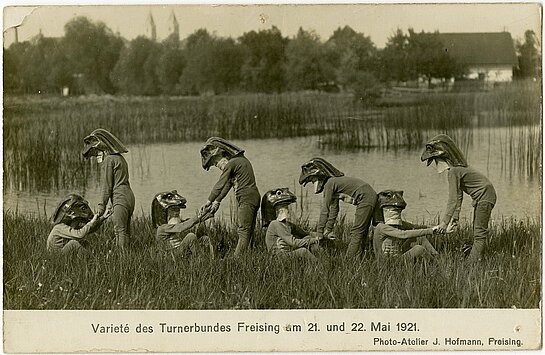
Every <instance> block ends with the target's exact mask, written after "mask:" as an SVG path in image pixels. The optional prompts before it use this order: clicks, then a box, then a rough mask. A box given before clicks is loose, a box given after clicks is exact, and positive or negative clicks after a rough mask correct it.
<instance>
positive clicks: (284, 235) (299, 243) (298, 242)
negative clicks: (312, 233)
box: [273, 225, 310, 249]
mask: <svg viewBox="0 0 545 355" xmlns="http://www.w3.org/2000/svg"><path fill="white" fill-rule="evenodd" d="M273 228H274V230H273V232H275V234H276V236H277V237H279V238H280V239H282V240H283V241H284V242H286V244H288V245H289V246H290V247H292V248H294V249H297V248H301V247H306V246H307V245H310V239H296V238H294V237H293V235H292V234H291V233H289V232H287V231H286V230H284V229H282V228H276V226H275V225H273Z"/></svg>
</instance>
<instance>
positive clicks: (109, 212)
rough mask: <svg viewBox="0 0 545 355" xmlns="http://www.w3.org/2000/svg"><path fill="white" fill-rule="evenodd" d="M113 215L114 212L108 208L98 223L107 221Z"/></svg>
mask: <svg viewBox="0 0 545 355" xmlns="http://www.w3.org/2000/svg"><path fill="white" fill-rule="evenodd" d="M113 213H114V210H113V209H111V208H108V209H107V210H106V212H104V214H103V215H102V216H100V221H101V222H102V221H104V220H106V219H108V217H110V216H111V215H112V214H113Z"/></svg>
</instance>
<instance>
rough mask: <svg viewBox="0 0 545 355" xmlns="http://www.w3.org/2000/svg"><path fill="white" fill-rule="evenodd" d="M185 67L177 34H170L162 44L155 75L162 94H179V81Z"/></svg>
mask: <svg viewBox="0 0 545 355" xmlns="http://www.w3.org/2000/svg"><path fill="white" fill-rule="evenodd" d="M184 66H185V59H184V54H183V51H182V48H181V44H180V40H179V37H178V35H177V34H171V35H170V36H169V37H167V39H165V40H164V41H163V42H162V51H161V56H160V57H159V59H158V63H157V68H156V73H157V79H158V81H159V89H160V91H161V93H162V94H166V95H172V94H178V93H180V88H179V83H178V82H179V79H180V76H181V75H182V72H183V69H184Z"/></svg>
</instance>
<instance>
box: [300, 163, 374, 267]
mask: <svg viewBox="0 0 545 355" xmlns="http://www.w3.org/2000/svg"><path fill="white" fill-rule="evenodd" d="M309 182H310V183H312V184H314V193H316V194H319V193H321V192H323V194H324V197H323V201H322V207H321V211H320V219H319V221H318V233H320V234H321V235H322V237H323V238H330V237H332V234H331V232H332V231H333V226H334V225H335V221H336V219H337V215H338V214H339V200H343V201H344V202H346V203H350V204H352V205H354V206H356V215H355V218H354V224H353V226H352V230H351V231H350V241H349V244H348V250H347V251H346V256H347V257H349V258H354V257H360V256H362V255H363V253H364V251H365V248H366V247H367V244H368V238H367V236H368V232H369V226H370V224H371V219H372V217H373V211H374V208H375V203H376V201H377V193H376V192H375V190H373V188H372V187H371V186H370V185H369V184H368V183H366V182H364V181H363V180H360V179H357V178H353V177H348V176H344V173H342V172H341V171H339V170H337V169H336V168H335V167H334V166H333V165H331V164H330V163H329V162H327V161H326V160H325V159H322V158H313V159H311V160H310V161H308V162H306V163H305V164H303V166H302V167H301V175H300V176H299V184H301V185H303V186H305V185H306V184H307V183H309Z"/></svg>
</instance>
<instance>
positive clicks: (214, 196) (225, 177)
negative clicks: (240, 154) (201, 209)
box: [208, 161, 233, 202]
mask: <svg viewBox="0 0 545 355" xmlns="http://www.w3.org/2000/svg"><path fill="white" fill-rule="evenodd" d="M230 162H231V161H229V162H228V163H227V164H226V165H225V170H223V172H222V173H221V176H220V178H219V180H218V182H216V184H215V185H214V187H213V188H212V192H210V196H209V197H208V201H210V202H214V201H218V202H221V200H223V198H224V197H225V196H227V194H228V193H229V190H231V187H232V186H233V183H232V181H231V174H232V172H233V167H232V164H229V163H230Z"/></svg>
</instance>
